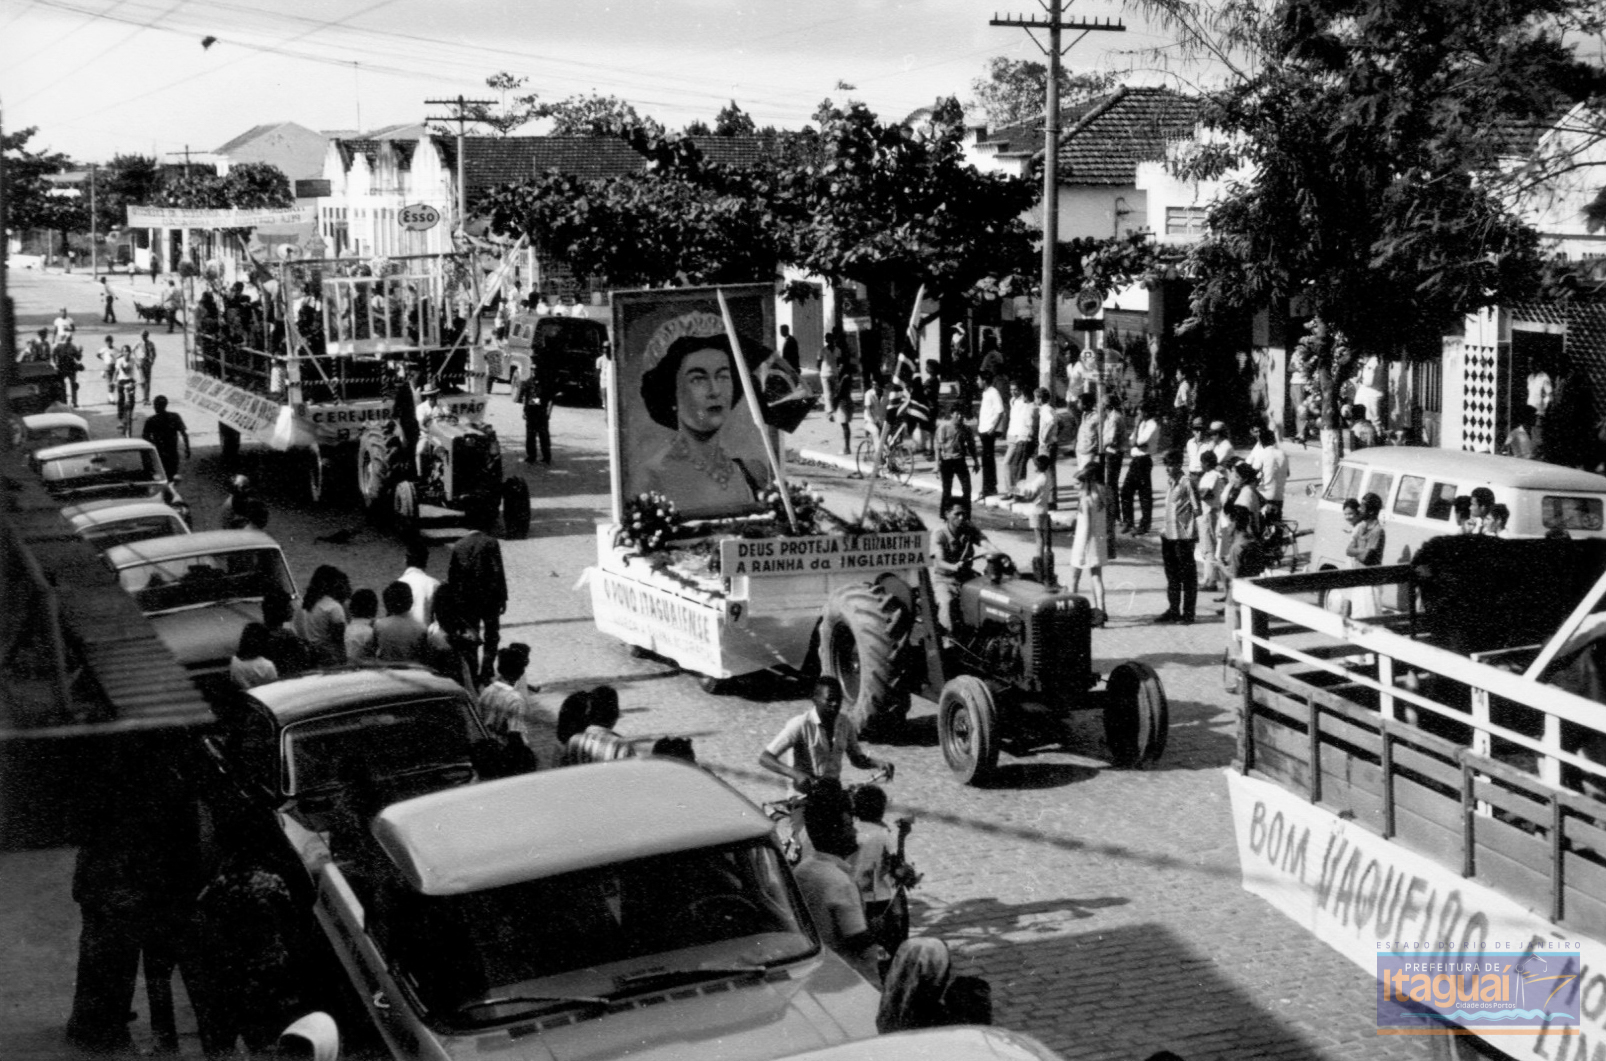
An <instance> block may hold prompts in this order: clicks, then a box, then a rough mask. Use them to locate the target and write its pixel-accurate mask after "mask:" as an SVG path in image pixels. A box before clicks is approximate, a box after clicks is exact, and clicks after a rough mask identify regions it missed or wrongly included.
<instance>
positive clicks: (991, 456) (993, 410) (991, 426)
mask: <svg viewBox="0 0 1606 1061" xmlns="http://www.w3.org/2000/svg"><path fill="white" fill-rule="evenodd" d="M976 381H977V383H978V384H979V385H980V387H981V416H979V417H978V418H977V419H976V434H977V435H979V436H980V437H981V496H982V497H992V496H993V495H994V494H996V493H998V454H997V451H996V449H995V447H996V446H997V445H998V439H999V437H1000V436H1002V435H1003V434H1004V431H1005V429H1006V428H1008V426H1009V409H1008V407H1007V406H1005V404H1004V380H1003V378H1002V377H994V378H992V379H989V378H987V377H986V376H978V377H977V378H976Z"/></svg>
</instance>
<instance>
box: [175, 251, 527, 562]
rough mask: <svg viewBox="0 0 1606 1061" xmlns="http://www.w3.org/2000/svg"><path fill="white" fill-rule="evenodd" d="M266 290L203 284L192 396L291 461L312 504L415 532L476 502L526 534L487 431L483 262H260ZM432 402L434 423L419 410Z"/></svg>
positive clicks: (522, 506)
mask: <svg viewBox="0 0 1606 1061" xmlns="http://www.w3.org/2000/svg"><path fill="white" fill-rule="evenodd" d="M251 277H252V283H251V287H252V291H251V292H250V293H248V292H247V291H246V290H245V284H244V283H243V282H241V283H237V284H235V285H233V287H232V288H225V287H224V286H223V285H221V284H220V283H218V282H216V281H213V280H204V281H203V283H204V284H205V287H206V290H205V291H204V292H203V293H202V294H201V296H200V297H199V299H198V301H197V304H196V310H195V312H194V313H193V314H192V315H191V316H192V318H193V319H192V320H191V321H188V322H187V323H186V328H187V329H193V341H192V342H190V343H189V348H188V354H187V358H188V360H187V367H188V369H189V373H188V377H187V380H186V386H185V400H186V401H188V402H190V403H192V404H194V405H195V406H197V407H198V408H200V409H202V410H204V411H206V412H209V413H211V414H213V415H214V416H216V417H217V419H218V431H219V435H220V436H221V439H222V449H223V456H224V459H225V460H226V461H229V462H232V461H233V460H234V459H235V457H236V456H237V454H238V452H239V449H240V444H241V441H242V439H243V438H245V437H247V436H249V437H250V438H253V439H255V440H257V441H259V442H261V443H263V444H264V445H265V446H266V447H268V448H269V449H270V450H274V451H277V452H279V453H282V454H284V459H285V460H286V461H288V462H290V463H291V465H292V469H293V474H294V475H295V476H297V477H298V478H299V480H300V482H301V483H302V484H303V486H304V492H305V495H306V496H307V497H308V498H309V499H310V500H312V501H315V502H321V501H335V502H346V503H358V502H360V503H361V504H362V506H363V507H364V508H365V509H366V510H367V511H368V512H369V513H370V514H371V515H373V516H375V517H376V518H382V519H385V520H387V521H391V522H394V523H395V524H396V525H397V526H398V527H399V528H400V529H401V530H402V531H403V532H404V533H405V532H409V531H413V530H419V529H425V528H427V527H428V525H429V524H431V523H435V524H442V523H446V524H450V523H454V522H461V520H462V518H463V514H464V513H465V512H466V511H468V510H470V509H472V508H474V507H475V506H476V505H480V506H491V505H496V506H499V507H501V508H502V509H503V510H504V516H505V519H506V521H507V526H508V528H509V529H510V531H512V532H513V533H514V534H520V533H522V532H523V530H524V529H525V528H527V526H528V520H529V497H528V493H527V491H526V489H525V487H524V484H523V482H522V480H519V479H517V478H504V477H503V476H502V455H501V446H500V442H499V440H498V439H497V437H496V432H495V430H494V429H493V428H492V427H491V426H490V425H489V424H488V423H486V422H485V420H484V412H485V408H486V392H487V387H486V373H485V366H484V356H483V349H482V344H481V339H480V334H479V332H480V321H479V316H480V312H479V311H480V309H481V308H482V298H481V291H480V269H479V267H478V264H477V262H476V260H475V259H474V258H473V257H472V256H470V255H460V254H440V255H420V256H410V257H396V258H365V259H359V258H294V257H292V258H289V259H287V260H282V261H276V262H273V263H271V264H265V263H260V262H259V263H255V264H254V267H253V270H252V274H251ZM426 397H429V398H432V399H433V401H432V404H431V407H430V408H429V409H428V413H427V415H424V416H420V415H419V414H418V409H419V407H420V404H421V402H422V401H423V399H424V398H426Z"/></svg>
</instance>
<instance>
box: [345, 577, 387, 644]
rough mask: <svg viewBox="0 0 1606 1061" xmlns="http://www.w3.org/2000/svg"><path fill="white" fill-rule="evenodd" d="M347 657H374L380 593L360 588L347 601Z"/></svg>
mask: <svg viewBox="0 0 1606 1061" xmlns="http://www.w3.org/2000/svg"><path fill="white" fill-rule="evenodd" d="M346 611H347V622H346V659H348V660H352V661H355V660H359V659H373V658H374V650H375V647H376V641H375V635H374V620H375V619H377V618H379V594H377V593H375V592H374V591H373V590H371V589H359V590H357V591H355V592H354V593H352V595H351V600H350V601H348V602H347V603H346Z"/></svg>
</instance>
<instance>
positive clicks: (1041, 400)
mask: <svg viewBox="0 0 1606 1061" xmlns="http://www.w3.org/2000/svg"><path fill="white" fill-rule="evenodd" d="M1037 455H1038V456H1039V457H1047V458H1048V485H1047V486H1046V487H1045V490H1046V492H1047V495H1048V501H1047V504H1048V507H1049V509H1051V510H1052V509H1056V508H1059V496H1060V479H1059V464H1060V418H1059V417H1058V416H1057V415H1055V410H1054V399H1053V395H1051V394H1050V393H1049V390H1048V388H1047V387H1039V388H1037Z"/></svg>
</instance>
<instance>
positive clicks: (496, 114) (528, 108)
mask: <svg viewBox="0 0 1606 1061" xmlns="http://www.w3.org/2000/svg"><path fill="white" fill-rule="evenodd" d="M529 80H530V79H529V78H527V77H514V76H513V75H512V74H510V73H508V72H507V71H506V70H500V71H498V72H496V73H494V74H492V75H491V76H490V77H488V78H486V79H485V87H486V88H489V89H493V90H495V91H496V92H497V93H498V94H499V95H500V97H501V102H500V103H499V104H496V105H495V107H494V109H493V107H492V106H489V105H487V104H484V103H473V104H470V105H469V106H468V107H466V108H465V111H466V113H467V114H468V116H469V117H470V118H472V119H473V120H474V121H476V122H478V123H479V124H481V125H484V126H487V127H489V128H490V130H491V131H492V132H493V133H495V134H496V135H497V136H506V135H508V134H509V133H511V132H513V131H514V130H515V129H518V128H519V127H521V126H524V125H528V124H529V123H530V122H532V121H534V120H535V119H536V118H538V117H540V116H541V113H540V112H541V104H540V102H539V96H538V94H537V93H534V92H526V93H522V94H518V90H519V89H521V88H523V87H524V86H525V84H526V83H528V82H529ZM510 93H514V95H512V96H511V97H510V95H509V94H510Z"/></svg>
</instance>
